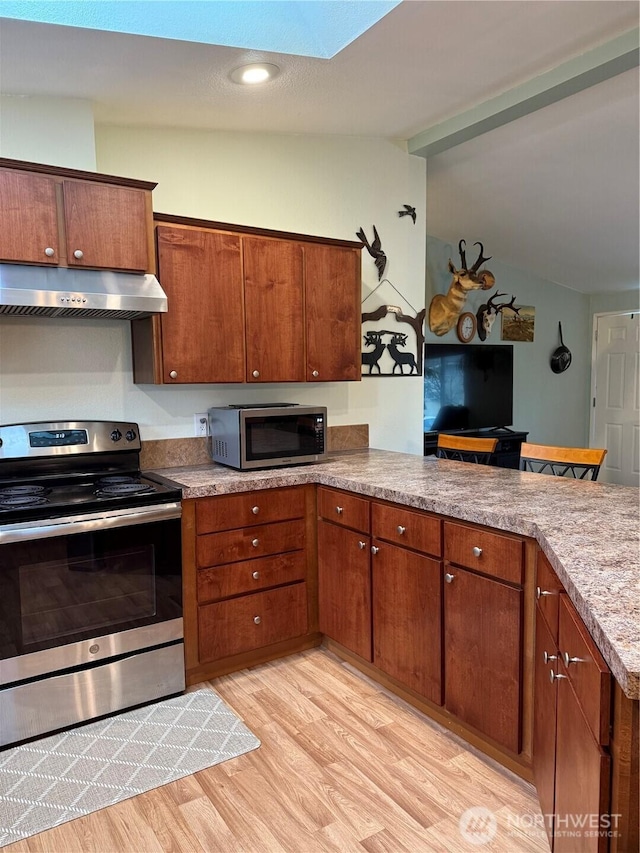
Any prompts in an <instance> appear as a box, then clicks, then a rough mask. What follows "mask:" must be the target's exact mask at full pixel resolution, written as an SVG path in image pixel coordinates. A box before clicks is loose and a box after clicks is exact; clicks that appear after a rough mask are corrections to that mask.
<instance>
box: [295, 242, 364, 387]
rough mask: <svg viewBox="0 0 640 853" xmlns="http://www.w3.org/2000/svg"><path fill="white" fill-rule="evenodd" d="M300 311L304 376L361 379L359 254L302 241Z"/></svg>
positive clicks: (328, 379) (321, 379)
mask: <svg viewBox="0 0 640 853" xmlns="http://www.w3.org/2000/svg"><path fill="white" fill-rule="evenodd" d="M304 253H305V313H306V333H307V373H306V379H307V380H308V381H309V382H331V381H340V380H348V379H351V380H354V379H358V380H359V379H361V369H360V328H361V325H362V323H361V319H360V313H361V309H360V288H361V285H360V254H359V252H358V251H357V250H356V249H344V248H341V247H339V246H322V245H320V244H308V245H306V246H305V249H304Z"/></svg>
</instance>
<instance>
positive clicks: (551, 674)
mask: <svg viewBox="0 0 640 853" xmlns="http://www.w3.org/2000/svg"><path fill="white" fill-rule="evenodd" d="M566 677H567V676H566V675H563V674H562V673H561V672H554V671H553V670H552V669H550V670H549V681H550V682H551V683H552V684H553V682H554V681H555V680H556V679H557V678H566Z"/></svg>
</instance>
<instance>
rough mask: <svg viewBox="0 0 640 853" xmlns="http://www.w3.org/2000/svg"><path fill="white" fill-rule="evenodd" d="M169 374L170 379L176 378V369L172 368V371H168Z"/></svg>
mask: <svg viewBox="0 0 640 853" xmlns="http://www.w3.org/2000/svg"><path fill="white" fill-rule="evenodd" d="M169 376H170V377H171V378H172V379H177V378H178V371H177V370H172V371H170V373H169Z"/></svg>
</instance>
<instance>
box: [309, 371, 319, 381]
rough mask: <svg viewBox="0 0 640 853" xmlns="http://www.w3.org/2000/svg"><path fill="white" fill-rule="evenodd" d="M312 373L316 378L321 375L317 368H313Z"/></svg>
mask: <svg viewBox="0 0 640 853" xmlns="http://www.w3.org/2000/svg"><path fill="white" fill-rule="evenodd" d="M311 375H312V376H313V378H314V379H316V378H317V377H318V376H320V374H319V373H318V371H317V370H312V371H311Z"/></svg>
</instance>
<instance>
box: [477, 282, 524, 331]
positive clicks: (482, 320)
mask: <svg viewBox="0 0 640 853" xmlns="http://www.w3.org/2000/svg"><path fill="white" fill-rule="evenodd" d="M506 295H507V294H506V293H494V294H493V296H491V297H489V299H488V300H487V301H486V302H485V303H483V304H482V305H481V306H480V307H479V308H478V310H477V312H476V320H477V321H478V323H477V325H478V337H479V338H480V340H481V341H486V339H487V338H488V337H489V335H490V334H491V329H492V327H493V324H494V323H495V321H496V317H497V316H498V314H501V313H502V312H503V311H504V309H505V308H511V310H512V311H513V313H514V314H519V313H520V309H519V308H516V307H515V306H514V302H515V301H516V298H515V296H512V297H511V302H501V303H500V304H499V305H496V304H495V303H494V301H493V300H494V299H499V298H500V297H501V296H506Z"/></svg>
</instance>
